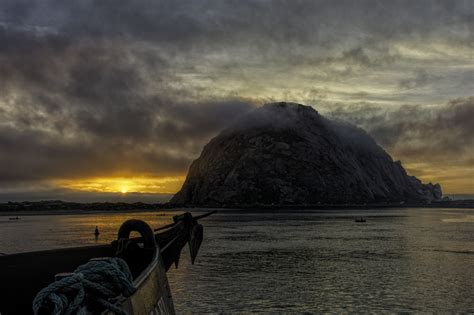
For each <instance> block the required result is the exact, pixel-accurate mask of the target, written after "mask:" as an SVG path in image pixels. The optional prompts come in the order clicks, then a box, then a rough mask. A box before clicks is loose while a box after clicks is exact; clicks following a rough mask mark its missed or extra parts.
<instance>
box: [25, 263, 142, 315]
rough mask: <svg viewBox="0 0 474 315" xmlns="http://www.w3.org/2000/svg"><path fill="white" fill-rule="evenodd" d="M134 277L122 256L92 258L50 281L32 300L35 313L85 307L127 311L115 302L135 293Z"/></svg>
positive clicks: (57, 314)
mask: <svg viewBox="0 0 474 315" xmlns="http://www.w3.org/2000/svg"><path fill="white" fill-rule="evenodd" d="M135 290H136V289H135V287H134V286H133V278H132V274H131V273H130V269H129V268H128V265H127V263H126V262H125V261H124V260H123V259H121V258H117V257H115V258H104V259H100V260H92V261H90V262H88V263H86V264H84V265H81V266H79V267H78V268H77V269H76V270H75V271H74V273H72V274H71V275H70V276H66V277H64V278H62V279H60V280H58V281H55V282H53V283H51V284H50V285H49V286H47V287H46V288H44V289H42V290H41V291H40V292H38V294H37V295H36V297H35V299H34V300H33V312H34V314H35V315H39V314H40V313H41V314H45V313H44V310H48V314H54V315H70V314H86V312H85V308H84V307H82V306H85V305H86V304H87V306H88V308H89V307H92V308H94V309H101V310H105V309H107V310H109V311H111V312H113V313H115V314H120V315H125V314H126V313H125V312H124V311H123V310H122V309H121V308H119V307H117V306H116V305H115V304H114V302H115V299H116V298H117V297H118V296H120V295H123V296H125V297H128V296H131V295H132V294H133V293H134V292H135Z"/></svg>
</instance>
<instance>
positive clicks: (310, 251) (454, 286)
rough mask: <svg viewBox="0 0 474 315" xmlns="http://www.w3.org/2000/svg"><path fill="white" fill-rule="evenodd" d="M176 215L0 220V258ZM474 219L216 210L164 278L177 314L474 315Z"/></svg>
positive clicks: (447, 213)
mask: <svg viewBox="0 0 474 315" xmlns="http://www.w3.org/2000/svg"><path fill="white" fill-rule="evenodd" d="M174 214H175V213H163V214H161V215H157V214H156V213H150V212H148V213H147V212H142V213H128V214H93V215H92V214H91V215H64V216H25V217H23V218H22V220H18V221H16V222H9V221H8V218H7V217H0V252H7V253H8V252H10V253H11V252H16V251H29V250H39V249H47V248H59V247H65V246H77V245H90V244H95V243H96V242H97V243H107V242H110V241H112V240H113V239H115V237H116V234H117V230H118V227H119V226H120V224H121V223H122V222H123V221H125V220H127V219H131V218H137V219H142V220H145V221H146V222H148V223H149V224H150V225H151V226H153V227H157V226H161V225H164V224H167V223H169V222H170V221H171V218H172V216H173V215H174ZM473 214H474V210H468V209H467V210H466V209H454V210H450V209H400V210H387V209H385V210H378V211H377V210H374V211H367V210H365V211H352V212H347V211H305V212H298V213H288V212H279V213H269V212H262V213H254V212H245V211H242V212H235V211H228V212H220V213H218V214H216V215H213V216H211V217H209V218H208V219H206V221H205V222H204V226H205V235H204V242H203V244H202V248H201V252H200V255H199V256H198V258H197V261H196V264H195V265H193V266H191V265H190V263H189V257H188V256H189V255H188V251H187V249H186V250H185V251H183V256H182V258H181V261H180V266H179V268H178V269H177V270H174V269H172V270H171V271H170V272H169V273H168V276H169V279H170V285H171V287H172V291H173V296H174V301H175V305H176V308H177V310H178V313H249V312H263V313H304V312H307V313H320V312H324V311H331V312H364V313H365V312H381V311H386V310H390V311H393V312H407V311H428V312H430V311H431V312H432V311H436V312H474V302H473V299H472V292H474V287H473V284H474V268H473V267H474V224H473V221H472V220H471V219H470V218H472V217H473ZM356 216H363V217H364V218H366V219H367V222H366V223H363V224H360V223H355V222H354V217H356ZM96 226H97V227H98V229H99V231H100V235H99V237H98V239H97V240H96V239H95V236H94V229H95V227H96Z"/></svg>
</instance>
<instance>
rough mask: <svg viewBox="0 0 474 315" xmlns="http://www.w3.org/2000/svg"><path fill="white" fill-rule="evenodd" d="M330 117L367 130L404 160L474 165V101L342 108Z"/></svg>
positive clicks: (471, 99) (334, 108) (344, 106)
mask: <svg viewBox="0 0 474 315" xmlns="http://www.w3.org/2000/svg"><path fill="white" fill-rule="evenodd" d="M328 110H329V112H328V115H330V116H332V117H336V118H339V119H343V120H346V121H350V122H352V123H354V124H356V125H358V126H361V127H363V128H364V129H366V130H367V131H368V132H369V133H370V134H371V135H372V136H373V137H374V138H375V139H376V140H377V142H378V143H379V144H380V145H382V146H383V147H384V148H387V149H388V150H390V151H392V152H395V153H396V154H397V156H403V157H404V158H407V159H409V158H413V157H415V158H417V159H423V160H426V159H428V160H431V161H433V160H440V159H443V160H445V159H451V158H453V157H456V159H457V160H459V159H463V160H464V161H463V163H465V165H470V164H472V158H470V157H472V154H473V153H474V152H473V149H472V148H473V147H474V124H473V123H472V122H473V121H474V97H470V98H463V99H455V100H452V101H450V102H449V103H447V104H445V105H440V106H432V107H426V106H420V105H405V106H400V107H394V108H384V107H381V106H377V105H364V104H359V105H350V106H347V105H339V106H336V107H334V106H333V107H331V108H330V109H328Z"/></svg>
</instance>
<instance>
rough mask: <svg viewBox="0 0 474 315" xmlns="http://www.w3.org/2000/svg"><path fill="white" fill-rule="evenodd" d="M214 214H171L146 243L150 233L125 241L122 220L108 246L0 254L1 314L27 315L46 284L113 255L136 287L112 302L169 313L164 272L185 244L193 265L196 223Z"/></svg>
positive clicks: (198, 238)
mask: <svg viewBox="0 0 474 315" xmlns="http://www.w3.org/2000/svg"><path fill="white" fill-rule="evenodd" d="M213 213H215V211H213V212H209V213H206V214H203V215H199V216H196V217H193V216H192V214H191V213H189V212H187V213H184V214H181V215H178V216H175V217H174V218H173V220H174V222H173V223H172V224H169V225H166V226H163V227H161V228H157V229H155V232H156V233H153V231H151V230H150V231H151V233H152V238H153V241H150V238H148V240H147V237H149V235H148V236H147V235H141V237H135V238H128V236H129V235H130V232H132V231H134V229H133V226H134V223H133V222H132V224H130V223H128V229H129V230H125V231H123V230H122V227H123V226H124V225H126V224H127V222H125V223H124V224H123V225H122V227H121V230H119V233H118V234H119V237H118V239H117V240H115V241H113V242H112V243H111V244H107V245H96V246H86V247H76V248H66V249H59V250H49V251H40V252H30V253H20V254H13V255H5V256H0V275H1V278H2V284H1V285H0V314H2V315H6V314H31V313H32V308H31V302H32V300H33V298H34V297H35V295H36V293H37V292H38V291H39V290H41V289H42V288H43V287H45V286H47V285H48V284H49V283H51V281H53V280H54V276H55V275H56V274H58V273H62V272H68V271H72V270H75V269H76V268H77V267H78V266H79V265H82V264H84V263H86V262H88V261H89V260H91V259H97V258H100V257H114V256H118V257H121V258H123V259H124V260H125V261H126V262H127V264H128V265H129V268H130V270H131V272H132V275H133V278H134V281H133V283H134V285H135V287H136V288H137V290H136V292H135V293H134V294H133V295H132V296H130V297H128V298H125V297H123V298H119V299H118V300H117V303H118V305H120V306H121V307H122V308H123V309H124V311H125V312H127V313H128V314H150V313H153V314H174V306H173V301H172V297H171V292H170V289H169V285H168V280H167V277H166V271H168V270H169V268H170V267H171V266H172V265H173V264H175V266H176V267H177V266H178V264H179V259H180V256H181V251H182V249H183V247H184V246H185V245H186V244H187V243H188V244H189V250H190V257H191V262H192V263H194V261H195V259H196V256H197V253H198V251H199V248H200V245H201V243H202V240H203V227H202V225H201V224H199V223H198V221H197V220H199V219H203V218H205V217H207V216H209V215H211V214H213ZM135 223H136V222H135ZM137 224H138V223H137ZM130 225H131V226H132V228H131V229H130ZM139 225H140V224H139ZM123 236H126V237H123ZM147 243H148V244H147ZM150 243H152V244H154V245H153V246H154V248H153V247H152V246H151V245H150Z"/></svg>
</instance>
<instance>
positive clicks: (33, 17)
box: [0, 0, 474, 182]
mask: <svg viewBox="0 0 474 315" xmlns="http://www.w3.org/2000/svg"><path fill="white" fill-rule="evenodd" d="M473 12H474V10H473V2H472V1H455V2H454V1H447V0H446V1H384V2H381V1H375V0H373V1H342V0H341V1H329V0H323V1H309V0H308V1H263V0H262V1H260V0H255V1H208V0H203V1H158V0H136V1H121V2H118V1H114V0H100V1H98V0H84V1H58V0H3V1H1V2H0V82H1V84H0V166H1V167H0V181H3V182H8V181H22V180H25V181H26V180H42V179H54V178H77V177H81V176H83V177H89V176H106V175H107V176H108V175H114V174H118V175H123V174H134V173H141V174H153V175H156V176H161V175H167V174H183V173H184V172H185V171H186V169H187V167H188V165H189V163H190V161H191V160H192V159H193V158H194V157H196V155H197V154H199V151H200V150H201V148H202V146H203V145H204V144H205V143H206V142H207V141H208V140H209V139H210V138H211V137H212V136H213V135H215V134H216V133H217V132H218V131H219V130H221V129H223V128H224V127H226V126H228V125H229V124H230V123H231V121H232V120H234V119H235V118H236V117H238V116H239V115H241V114H243V113H245V112H246V111H248V110H249V109H250V108H252V107H253V106H255V103H262V102H264V101H266V100H270V99H274V98H279V97H280V95H274V94H275V93H279V92H281V93H286V91H285V90H291V89H292V87H293V89H294V90H295V92H294V93H293V94H291V93H287V94H282V95H292V96H293V95H300V94H301V91H298V90H297V88H300V89H302V90H304V91H309V92H308V93H309V94H308V97H310V98H313V99H315V98H317V99H323V100H324V101H326V102H330V101H331V98H332V97H333V96H334V93H338V95H341V96H343V97H345V98H346V99H351V98H353V97H359V98H364V97H369V96H370V95H371V94H370V93H369V92H370V91H369V92H366V91H365V90H364V89H363V88H359V87H357V86H356V87H354V85H357V83H358V82H359V81H361V80H359V78H358V77H356V75H357V74H358V73H362V74H363V75H364V78H365V74H366V72H367V71H373V72H374V73H378V72H379V71H381V70H384V69H385V68H386V67H388V66H390V65H394V64H395V65H396V66H397V68H396V69H397V70H398V69H402V68H403V67H399V63H403V62H405V64H403V66H404V67H405V68H407V69H409V71H408V72H406V73H403V75H401V74H398V73H397V75H396V76H394V79H392V80H391V81H390V82H388V85H389V86H392V87H396V88H397V89H401V90H417V89H418V88H420V87H426V86H430V85H431V84H435V83H437V82H439V80H438V79H439V78H441V75H439V74H437V73H436V71H435V70H436V69H435V70H431V68H430V70H419V71H417V72H415V73H413V69H425V68H424V67H425V66H426V64H429V65H435V66H437V65H439V64H440V61H439V58H445V59H442V61H445V60H449V61H453V62H458V61H459V60H461V61H462V60H464V59H463V58H466V57H465V56H464V55H462V54H463V53H464V51H465V50H466V49H467V51H469V49H471V48H473V42H474V29H473V25H474V23H473V16H474V14H473ZM419 42H423V43H436V44H439V43H441V44H443V45H448V46H449V47H450V49H451V50H453V51H450V52H449V54H448V52H446V54H447V55H446V56H444V55H443V54H438V55H435V56H434V57H433V56H431V55H429V54H428V52H429V51H428V52H427V51H425V50H421V51H419V50H416V49H419V45H418V46H417V45H416V44H417V43H419ZM400 45H401V46H403V48H404V49H400V48H399V46H400ZM412 45H414V46H415V47H412ZM407 47H408V48H407ZM443 47H445V46H443ZM415 48H416V49H415ZM422 48H423V47H422ZM410 49H412V50H413V51H414V52H413V51H412V50H410ZM429 49H430V48H426V50H429ZM463 49H464V50H463ZM407 50H408V53H407ZM458 50H459V51H461V53H458ZM443 53H444V52H443ZM464 54H465V53H464ZM425 55H426V56H428V57H426V56H425ZM458 55H462V56H461V57H458ZM420 56H421V57H420ZM439 56H441V57H439ZM453 56H454V57H453ZM463 56H464V57H463ZM416 58H418V59H417V60H416V62H415V63H424V64H423V65H422V66H418V65H417V66H416V67H412V64H411V63H410V62H412V61H410V60H412V59H416ZM436 58H438V59H436ZM434 59H436V60H435V61H433V60H434ZM435 62H436V63H435ZM459 64H461V62H459ZM297 67H300V68H301V69H302V70H301V71H302V72H301V73H299V72H296V70H295V68H297ZM426 69H428V68H426ZM400 71H401V70H400ZM389 75H390V74H388V75H386V74H385V73H382V74H380V75H379V76H376V77H374V78H373V79H372V81H370V82H369V83H370V84H371V85H373V86H377V85H378V84H379V81H382V80H381V79H386V77H389ZM470 76H472V73H471V72H469V69H467V70H466V72H465V74H464V77H465V78H466V80H467V81H469V80H470V78H471V77H470ZM443 77H444V76H443ZM298 80H300V81H298ZM311 80H314V81H311ZM318 80H319V81H318ZM344 80H347V81H344ZM331 81H335V82H336V83H337V84H343V83H344V84H346V85H345V87H344V88H343V89H341V88H340V87H339V86H336V88H338V89H336V88H335V87H334V86H330V84H329V83H331ZM354 82H355V83H354ZM304 84H306V85H309V88H307V87H306V86H303V85H304ZM302 86H303V87H302ZM461 88H462V90H461V91H462V92H463V93H464V92H465V91H466V89H467V88H466V87H465V86H462V87H460V88H459V89H461ZM268 89H269V90H268ZM334 91H336V92H334ZM457 91H458V90H456V91H455V92H457ZM290 92H291V91H290ZM258 93H260V94H258ZM388 93H390V92H388ZM453 93H454V92H453ZM466 93H471V92H470V90H469V92H466ZM464 94H465V93H464ZM464 94H458V95H464ZM377 97H378V99H380V100H392V99H393V98H394V96H393V95H388V94H383V95H380V96H377ZM446 97H447V98H453V97H452V96H451V95H447V96H446ZM291 100H292V99H287V101H291ZM469 102H470V103H469ZM463 104H467V105H463ZM469 104H471V105H469ZM333 105H334V104H333ZM331 106H332V105H331ZM470 106H472V100H469V99H468V101H466V99H464V100H458V101H453V102H452V103H450V104H449V105H447V106H445V107H442V108H441V107H440V109H433V110H426V109H425V108H422V107H417V106H407V107H404V108H400V110H398V109H397V110H395V109H393V110H391V109H388V108H384V107H381V106H376V105H364V106H360V107H354V106H352V107H340V108H339V109H341V110H342V109H344V110H349V111H352V112H351V115H349V116H348V115H345V114H343V113H339V114H340V116H345V117H346V118H348V119H349V120H350V121H353V122H355V123H357V124H359V125H362V126H363V127H366V128H367V129H369V131H370V132H371V133H372V134H373V135H374V136H375V137H376V138H377V140H378V141H379V142H381V143H382V144H383V145H386V146H388V147H390V148H394V147H396V148H397V149H399V150H400V152H404V154H407V155H410V154H412V155H414V154H415V153H414V152H413V150H415V149H416V146H414V143H422V144H421V145H420V148H425V147H426V145H424V144H423V143H424V141H425V140H426V139H429V141H431V140H433V141H435V142H432V146H431V147H430V148H429V149H430V150H431V151H429V152H435V151H437V150H438V149H437V146H438V148H447V147H448V145H449V144H450V145H452V146H453V148H451V150H454V151H456V150H457V151H456V152H462V146H463V145H464V144H465V143H463V141H468V140H466V139H471V140H469V141H472V133H471V136H470V134H469V133H468V132H470V131H472V130H471V129H469V126H468V124H467V122H465V121H463V120H462V118H463V117H471V116H469V115H471V111H470V110H469V108H470ZM397 108H398V107H397ZM463 108H464V109H463ZM466 108H467V109H466ZM448 109H449V110H448ZM337 110H338V107H334V106H333V107H331V109H330V111H331V112H334V115H336V114H338V113H337ZM458 111H459V115H455V117H454V116H450V115H451V114H453V113H458ZM453 115H454V114H453ZM455 121H456V123H457V124H454V122H455ZM449 124H453V125H450V126H448V125H449ZM420 126H424V127H420ZM435 126H436V128H435ZM409 129H410V130H409ZM428 131H429V132H428ZM440 132H443V133H444V134H443V135H439V133H440ZM434 135H438V136H434ZM407 140H408V142H407ZM429 141H428V142H429ZM404 143H408V144H407V145H403V144H404ZM412 144H413V145H412ZM410 150H411V151H410ZM439 150H441V149H439ZM439 150H438V152H439ZM454 151H453V152H454Z"/></svg>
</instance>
